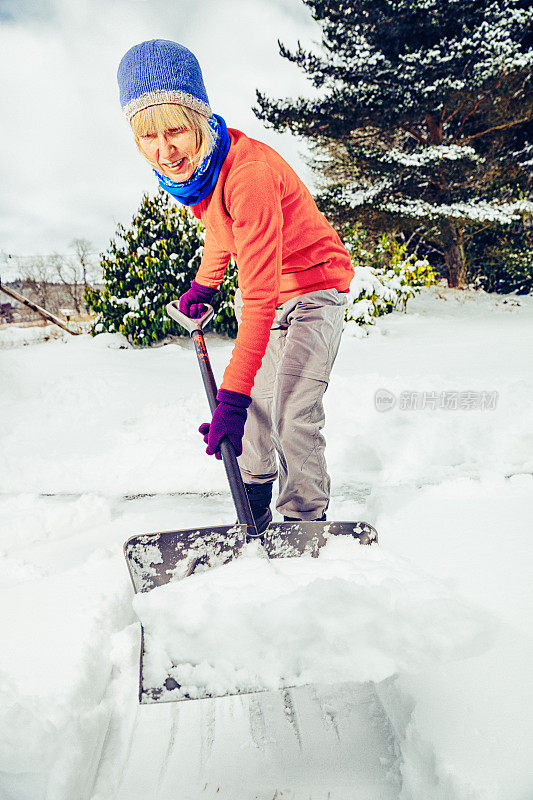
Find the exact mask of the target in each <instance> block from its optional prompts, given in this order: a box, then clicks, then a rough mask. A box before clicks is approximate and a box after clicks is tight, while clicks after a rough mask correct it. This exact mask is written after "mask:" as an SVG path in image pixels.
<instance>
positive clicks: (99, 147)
mask: <svg viewBox="0 0 533 800" xmlns="http://www.w3.org/2000/svg"><path fill="white" fill-rule="evenodd" d="M9 11H10V12H11V13H8V12H9ZM151 38H167V39H174V40H175V41H179V42H182V43H183V44H185V45H186V46H187V47H189V48H190V49H191V50H192V51H193V52H194V53H195V54H196V55H197V57H198V59H199V61H200V64H201V65H202V69H203V73H204V80H205V84H206V88H207V92H208V95H209V99H210V102H211V106H212V108H213V109H214V110H215V111H216V112H217V113H220V114H221V115H222V116H223V117H224V118H225V119H226V122H227V124H228V126H229V127H235V128H240V129H241V130H244V131H245V132H246V133H247V134H248V135H250V136H252V137H254V138H258V139H261V140H262V141H265V142H267V143H268V144H270V145H271V146H273V147H274V148H275V149H277V150H278V151H279V152H280V153H281V154H282V155H283V156H284V158H286V159H287V161H288V162H289V163H290V164H291V165H292V166H293V167H294V168H295V169H296V170H297V171H298V172H299V174H300V175H301V176H302V177H303V178H304V180H306V182H307V183H308V184H309V182H310V179H311V176H310V173H309V171H308V170H307V169H306V167H305V165H304V164H303V162H302V161H301V159H300V158H299V152H304V150H305V145H304V144H303V143H302V142H300V141H297V140H295V139H294V138H293V137H291V136H290V135H289V134H284V135H280V134H275V133H273V132H272V131H268V130H266V129H265V128H264V127H263V125H262V123H261V122H259V121H258V120H257V119H256V118H255V116H254V115H253V113H252V111H251V106H252V105H253V104H254V102H255V89H256V88H260V89H262V90H264V91H266V92H267V93H268V94H270V95H272V96H280V97H283V96H296V95H298V94H304V95H309V94H310V93H311V91H312V88H311V86H310V84H308V82H307V81H306V80H305V79H304V77H303V75H302V74H301V73H300V71H299V70H298V68H297V67H295V66H294V65H292V64H289V63H288V62H287V61H286V60H284V59H282V58H281V57H280V56H279V53H278V47H277V40H278V38H279V39H281V40H282V41H283V42H285V43H287V44H289V45H290V46H293V45H295V44H296V41H297V39H300V40H301V41H302V42H303V43H304V44H306V43H309V42H310V41H311V40H312V39H318V38H319V29H318V26H317V25H316V23H314V21H313V20H312V19H311V17H310V15H309V13H308V11H307V9H306V8H305V7H304V6H303V4H302V3H301V0H270V2H269V0H230V1H229V2H220V0H131V2H126V0H118V1H117V2H112V3H110V2H107V1H106V0H49V1H48V2H45V0H42V2H41V3H40V4H38V5H37V6H35V5H30V4H28V6H27V7H26V8H25V7H24V4H23V3H22V4H20V3H11V5H9V3H8V4H6V5H5V6H4V11H3V14H2V16H0V72H1V74H2V76H3V80H2V88H1V89H0V107H1V108H2V122H1V124H0V185H1V187H2V191H1V194H0V250H3V251H5V252H15V253H49V252H51V251H52V250H59V251H60V252H65V251H66V250H67V248H68V245H69V243H70V242H71V240H72V239H73V238H75V237H79V238H86V239H90V240H91V241H92V242H93V243H94V245H95V248H97V249H102V248H104V247H105V246H106V245H107V242H108V240H109V238H110V237H111V236H112V235H113V232H114V229H115V226H116V224H117V222H119V221H122V222H124V223H127V222H128V220H129V218H130V217H131V214H132V213H133V211H134V210H135V208H136V207H137V206H138V204H139V200H140V197H141V195H142V193H143V192H144V191H154V190H155V188H156V183H155V179H154V178H153V175H152V173H151V170H150V168H149V167H148V166H147V165H146V164H145V163H144V162H143V161H142V159H141V157H140V156H139V155H138V154H137V151H136V148H135V146H134V144H133V141H132V138H131V133H130V131H129V128H128V126H127V124H126V123H125V122H124V120H123V118H122V113H121V110H120V105H119V102H118V89H117V85H116V77H115V76H116V69H117V66H118V62H119V61H120V58H121V57H122V55H123V53H124V52H125V51H126V50H127V49H128V48H129V47H130V46H131V45H133V44H135V43H137V42H140V41H142V40H144V39H151Z"/></svg>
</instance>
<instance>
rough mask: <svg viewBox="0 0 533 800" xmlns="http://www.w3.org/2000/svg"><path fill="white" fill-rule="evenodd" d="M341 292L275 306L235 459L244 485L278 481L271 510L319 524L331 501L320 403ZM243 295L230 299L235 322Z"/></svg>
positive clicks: (335, 345) (343, 298)
mask: <svg viewBox="0 0 533 800" xmlns="http://www.w3.org/2000/svg"><path fill="white" fill-rule="evenodd" d="M347 302H348V301H347V295H346V294H344V293H341V292H338V291H337V290H336V289H324V290H321V291H318V292H309V293H308V294H301V295H298V296H297V297H293V298H292V299H291V300H287V302H285V303H283V305H281V306H279V308H277V309H276V316H275V318H274V322H273V323H272V328H271V331H270V339H269V341H268V345H267V349H266V352H265V355H264V357H263V361H262V364H261V367H260V369H259V371H258V373H257V376H256V378H255V383H254V386H253V389H252V392H251V396H252V404H251V406H250V407H249V409H248V417H247V420H246V425H245V428H244V439H243V451H242V455H241V456H240V457H239V459H238V461H239V466H240V468H241V474H242V478H243V480H244V482H245V483H269V482H270V481H273V480H275V478H276V477H277V476H278V468H277V464H276V453H277V457H278V461H279V497H278V500H277V502H276V508H277V510H278V511H279V513H280V514H283V515H284V516H286V517H296V518H298V519H304V520H306V519H307V520H309V519H319V518H320V517H321V516H322V515H323V514H324V513H325V511H326V509H327V507H328V504H329V493H330V478H329V475H328V473H327V469H326V460H325V458H324V449H325V445H326V442H325V439H324V437H323V435H322V433H321V430H322V428H323V426H324V407H323V404H322V400H323V397H324V392H325V391H326V389H327V385H328V381H329V375H330V372H331V368H332V366H333V362H334V361H335V357H336V355H337V351H338V349H339V343H340V338H341V334H342V328H343V319H344V309H345V306H346V304H347ZM241 309H242V298H241V294H240V291H239V290H237V292H236V294H235V314H236V316H237V320H238V321H239V322H240V319H241Z"/></svg>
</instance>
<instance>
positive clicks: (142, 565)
mask: <svg viewBox="0 0 533 800" xmlns="http://www.w3.org/2000/svg"><path fill="white" fill-rule="evenodd" d="M205 305H206V307H207V310H206V312H205V313H204V314H203V315H202V316H201V317H199V318H198V319H192V318H190V317H187V316H186V315H185V314H182V313H181V312H180V310H179V308H178V303H177V301H174V302H172V303H169V305H167V313H168V315H169V316H170V317H172V319H174V320H175V321H176V322H178V323H179V324H180V325H181V326H182V327H183V328H185V330H187V331H188V332H189V334H190V335H191V338H192V339H193V341H194V345H195V349H196V355H197V357H198V364H199V366H200V372H201V375H202V379H203V383H204V388H205V391H206V394H207V399H208V402H209V408H210V409H211V413H213V412H214V410H215V408H216V405H217V400H216V395H217V385H216V381H215V377H214V375H213V370H212V368H211V364H210V361H209V356H208V353H207V349H206V346H205V340H204V335H203V328H204V326H205V325H206V324H207V323H208V322H209V320H210V319H211V318H212V317H213V314H214V311H213V308H212V307H211V306H209V305H207V304H205ZM220 451H221V455H222V461H223V463H224V467H225V470H226V476H227V478H228V482H229V485H230V490H231V494H232V498H233V502H234V505H235V510H236V512H237V519H238V522H237V523H235V524H233V525H221V526H214V527H209V528H189V529H187V530H178V531H163V532H160V533H148V534H141V535H138V536H133V537H131V538H130V539H128V541H127V542H126V543H125V545H124V555H125V558H126V562H127V565H128V569H129V573H130V577H131V580H132V583H133V588H134V591H135V592H148V591H150V590H151V589H154V588H156V587H157V586H162V585H164V584H166V583H169V582H170V581H175V580H182V579H183V578H186V577H188V576H189V575H192V574H193V573H194V572H195V571H196V570H205V569H209V568H212V567H216V566H221V565H222V564H225V563H226V562H227V561H230V560H231V559H233V558H237V557H238V556H239V555H240V554H241V552H242V549H243V547H244V545H245V544H246V542H247V540H248V541H249V540H250V539H255V538H260V539H261V543H262V545H263V547H264V548H265V550H266V552H267V555H268V556H269V557H270V558H287V557H294V556H312V557H316V556H317V555H318V552H319V550H320V548H321V547H323V546H324V544H325V543H326V542H327V540H328V538H329V537H330V536H336V535H344V536H353V537H355V538H357V539H358V540H359V542H360V544H364V545H369V544H373V543H375V542H377V531H376V530H375V528H373V527H372V525H369V524H368V523H367V522H280V523H271V524H270V525H269V527H268V528H267V530H266V531H265V532H264V533H263V534H262V535H261V536H260V537H258V533H257V529H256V527H255V523H254V518H253V515H252V511H251V508H250V503H249V501H248V496H247V494H246V490H245V488H244V483H243V481H242V478H241V473H240V470H239V466H238V463H237V458H236V456H235V450H234V448H233V445H232V444H231V442H230V441H229V440H228V439H223V440H222V442H221V445H220ZM145 655H146V651H145V633H144V630H143V628H142V626H141V659H140V671H139V702H140V703H143V704H147V703H160V702H170V701H181V700H190V699H200V698H201V697H213V696H218V695H211V694H204V695H201V696H197V695H195V697H194V698H192V697H190V696H189V695H188V694H187V692H186V691H183V690H182V689H181V687H180V684H179V683H178V681H177V680H176V678H175V677H173V676H172V674H171V673H172V672H173V671H174V670H177V669H179V667H180V665H178V664H176V665H174V666H173V667H172V668H171V670H170V672H169V675H168V677H167V678H166V680H165V681H164V682H163V684H162V685H158V686H153V685H151V684H150V681H149V680H146V681H145V680H144V678H143V665H144V663H145Z"/></svg>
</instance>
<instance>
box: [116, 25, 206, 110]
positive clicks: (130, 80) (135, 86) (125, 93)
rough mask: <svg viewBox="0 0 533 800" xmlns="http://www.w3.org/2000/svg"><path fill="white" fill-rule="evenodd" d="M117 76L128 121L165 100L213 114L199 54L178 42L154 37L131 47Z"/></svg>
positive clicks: (121, 63)
mask: <svg viewBox="0 0 533 800" xmlns="http://www.w3.org/2000/svg"><path fill="white" fill-rule="evenodd" d="M117 79H118V85H119V88H120V104H121V105H122V110H123V112H124V115H125V117H126V119H127V120H128V122H130V121H131V118H132V117H133V115H134V114H136V113H137V112H138V111H141V110H142V109H143V108H148V107H149V106H157V105H161V104H162V103H178V104H179V105H182V106H187V107H188V108H192V109H194V110H195V111H198V112H199V113H200V114H204V115H205V116H206V117H208V118H209V117H210V116H211V108H210V107H209V99H208V97H207V92H206V91H205V86H204V80H203V78H202V70H201V69H200V65H199V63H198V61H197V59H196V56H194V55H193V53H191V51H190V50H188V49H187V48H186V47H184V46H183V45H182V44H178V43H177V42H170V41H168V40H167V39H151V40H150V41H148V42H141V43H140V44H136V45H135V46H134V47H131V48H130V49H129V50H128V52H127V53H126V55H125V56H124V57H123V59H122V61H121V62H120V64H119V67H118V72H117Z"/></svg>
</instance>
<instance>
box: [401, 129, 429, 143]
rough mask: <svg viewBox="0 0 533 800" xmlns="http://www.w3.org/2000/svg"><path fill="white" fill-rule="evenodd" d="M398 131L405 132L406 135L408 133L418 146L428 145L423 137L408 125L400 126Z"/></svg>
mask: <svg viewBox="0 0 533 800" xmlns="http://www.w3.org/2000/svg"><path fill="white" fill-rule="evenodd" d="M400 130H402V131H405V132H406V133H410V134H411V136H412V137H413V139H416V141H417V142H419V143H420V144H429V142H428V140H427V139H426V137H425V136H422V134H421V133H418V131H416V130H414V129H413V128H411V126H410V125H400Z"/></svg>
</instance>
